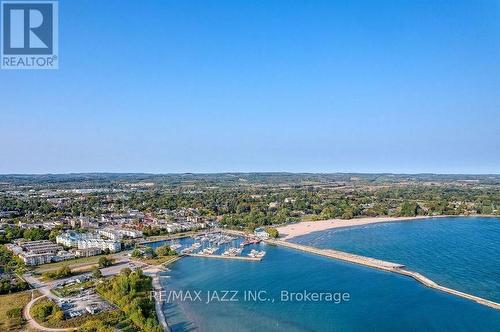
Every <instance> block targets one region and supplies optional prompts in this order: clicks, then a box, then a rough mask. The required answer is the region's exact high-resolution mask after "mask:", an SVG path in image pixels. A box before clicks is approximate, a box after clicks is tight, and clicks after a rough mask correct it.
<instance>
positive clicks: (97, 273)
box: [92, 267, 102, 279]
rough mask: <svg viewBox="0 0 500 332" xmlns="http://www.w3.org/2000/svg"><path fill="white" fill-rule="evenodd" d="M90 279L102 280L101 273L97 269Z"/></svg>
mask: <svg viewBox="0 0 500 332" xmlns="http://www.w3.org/2000/svg"><path fill="white" fill-rule="evenodd" d="M92 277H93V278H95V279H99V278H102V272H101V270H99V269H98V268H97V267H96V268H95V269H94V270H93V271H92Z"/></svg>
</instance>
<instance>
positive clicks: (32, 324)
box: [23, 295, 77, 332]
mask: <svg viewBox="0 0 500 332" xmlns="http://www.w3.org/2000/svg"><path fill="white" fill-rule="evenodd" d="M44 297H45V295H42V296H39V297H37V298H34V299H33V300H31V301H30V302H28V304H27V305H26V306H25V307H24V310H23V316H24V319H26V321H27V322H28V324H29V326H30V327H32V328H34V329H37V330H40V331H47V332H66V331H76V330H77V329H76V328H73V329H71V328H65V329H53V328H48V327H45V326H42V325H40V324H38V323H37V321H36V320H35V319H34V318H33V317H31V314H30V310H31V307H32V306H33V304H34V303H35V302H36V301H38V300H40V299H41V298H44Z"/></svg>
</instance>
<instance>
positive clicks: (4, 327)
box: [0, 291, 38, 331]
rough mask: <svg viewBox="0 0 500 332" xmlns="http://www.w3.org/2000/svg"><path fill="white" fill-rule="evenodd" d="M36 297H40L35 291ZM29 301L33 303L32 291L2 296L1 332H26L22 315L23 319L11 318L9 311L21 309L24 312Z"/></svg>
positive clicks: (0, 300)
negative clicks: (23, 309) (8, 314)
mask: <svg viewBox="0 0 500 332" xmlns="http://www.w3.org/2000/svg"><path fill="white" fill-rule="evenodd" d="M34 296H35V297H36V296H38V292H37V291H35V295H34ZM29 301H31V291H24V292H19V293H13V294H6V295H0V331H25V329H24V323H25V321H24V318H22V313H21V317H16V318H9V317H8V316H7V311H9V310H11V309H21V312H22V308H24V306H25V305H26V304H28V302H29Z"/></svg>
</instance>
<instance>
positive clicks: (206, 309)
mask: <svg viewBox="0 0 500 332" xmlns="http://www.w3.org/2000/svg"><path fill="white" fill-rule="evenodd" d="M450 219H453V220H448V219H439V220H437V219H432V220H431V221H419V222H413V221H412V222H406V223H404V224H403V223H391V224H378V225H372V226H370V227H361V228H359V229H358V228H356V229H351V230H349V231H348V232H344V230H342V231H340V232H337V233H332V232H334V231H326V232H321V233H316V234H310V235H307V236H304V237H301V238H297V239H296V241H297V242H300V243H305V244H312V245H316V246H318V247H332V248H338V249H343V250H347V249H349V250H351V251H353V252H357V253H360V254H366V255H368V254H370V255H371V256H374V257H378V258H381V259H386V260H391V261H395V262H399V263H403V264H406V265H408V266H409V267H411V268H412V269H415V270H418V271H420V272H422V273H423V274H425V275H427V276H428V277H430V278H432V279H434V280H435V281H437V282H440V283H443V284H446V285H447V286H454V285H455V286H458V285H461V286H462V288H461V289H462V290H466V291H470V290H475V291H474V292H471V293H475V294H477V295H480V296H484V297H486V296H485V295H488V298H491V299H493V300H495V299H496V297H497V296H498V280H499V279H498V278H497V277H495V276H498V270H499V265H498V257H497V256H498V255H494V253H495V252H496V253H498V245H499V244H500V241H498V239H499V238H498V235H499V232H498V223H497V224H494V222H495V220H493V219H488V218H481V219H479V218H473V219H472V218H462V219H463V220H462V219H460V218H450ZM483 219H486V220H483ZM424 222H427V223H428V224H424ZM496 222H498V219H496ZM386 225H387V226H386ZM388 225H393V226H391V227H393V228H400V227H403V226H404V227H407V228H406V230H403V229H400V230H399V231H396V230H391V227H389V226H388ZM424 225H425V226H424ZM446 225H447V226H446ZM443 228H453V230H449V229H448V230H445V229H443ZM337 231H339V230H337ZM370 232H376V233H377V234H378V233H379V232H380V234H379V235H368V234H363V233H370ZM421 232H425V236H424V235H419V234H414V235H413V236H414V237H415V238H416V239H415V240H413V241H404V240H403V239H400V240H399V241H397V242H393V241H396V240H394V238H395V237H397V236H393V237H392V239H388V238H390V236H385V235H384V234H386V233H394V234H399V233H421ZM471 232H472V233H474V235H471V234H470V233H471ZM435 233H437V234H435ZM335 234H337V235H338V234H344V235H340V236H338V238H337V236H336V235H335ZM439 234H441V235H439ZM400 236H401V237H403V238H404V237H405V236H408V235H403V234H402V235H400ZM443 236H445V237H448V236H454V237H456V239H455V240H450V239H442V237H443ZM367 239H371V240H370V241H369V242H368V244H363V245H361V244H360V243H362V242H366V241H367ZM383 239H385V240H383ZM431 239H435V240H431ZM495 239H496V240H495ZM191 241H192V240H191V239H185V240H181V243H185V242H186V243H187V242H191ZM435 241H436V242H435ZM353 243H354V244H353ZM384 243H386V247H385V248H386V249H385V250H383V248H384ZM390 243H392V245H389V244H390ZM408 243H413V246H410V245H409V244H408ZM418 243H421V246H430V245H431V244H432V243H435V244H434V249H435V250H429V249H425V250H424V249H421V250H417V249H416V247H419V246H418ZM446 243H448V244H447V245H446ZM477 243H480V245H479V244H477ZM403 244H405V245H406V247H405V246H403ZM467 246H469V249H467ZM492 246H496V249H492V248H491V247H492ZM452 247H455V248H454V249H453V248H452ZM252 248H256V249H258V250H265V251H266V252H267V255H266V256H265V257H264V260H263V261H261V262H248V261H234V260H218V259H210V258H195V257H186V258H182V259H181V260H179V261H177V262H175V263H174V264H172V265H171V267H170V268H171V271H169V272H165V273H162V274H161V277H160V278H161V283H162V285H163V287H164V289H165V290H166V291H167V293H168V292H169V291H171V290H176V291H184V293H183V294H184V295H185V294H191V295H193V294H195V292H200V293H199V295H200V299H192V300H190V299H189V298H184V299H183V300H181V299H179V298H178V299H177V300H175V301H173V300H172V299H171V300H170V301H169V302H173V303H165V305H164V311H165V313H166V316H167V320H168V322H169V324H170V325H171V327H172V330H173V331H367V330H369V331H401V330H404V331H493V330H499V329H500V311H497V310H494V309H491V308H488V307H485V306H482V305H479V304H476V303H474V302H471V301H468V300H465V299H461V298H458V297H455V296H452V295H449V294H445V293H441V292H439V291H436V290H433V289H429V288H426V287H425V286H423V285H421V284H420V283H418V282H416V281H414V280H413V279H410V278H407V277H404V276H400V275H395V274H392V273H388V272H384V271H378V270H373V269H369V268H365V267H362V266H357V265H353V264H348V263H343V262H339V261H335V260H332V259H328V258H324V257H319V256H314V255H310V254H307V253H304V252H299V251H295V250H292V249H287V248H282V247H274V246H269V245H265V244H260V245H255V246H249V247H247V248H246V249H245V252H248V251H249V250H250V249H252ZM370 248H375V249H373V251H369V249H370ZM458 248H459V249H458ZM363 250H366V251H363ZM405 250H411V251H412V252H411V253H408V254H406V255H404V254H402V252H404V251H405ZM436 251H437V252H438V253H439V254H437V253H436ZM477 251H482V252H483V253H486V254H484V255H481V254H480V253H477ZM392 252H397V253H400V254H399V255H396V254H392V255H386V254H387V253H392ZM432 253H435V254H432ZM419 256H422V257H423V256H426V257H424V258H418V257H419ZM459 256H464V257H462V258H463V259H461V258H460V257H459ZM436 257H441V258H436ZM450 257H451V258H450ZM473 257H476V258H473ZM481 257H487V260H485V261H484V262H483V263H482V264H481V262H480V261H479V262H474V263H473V264H472V265H471V264H470V262H471V261H476V260H480V259H482V258H481ZM406 258H412V259H411V260H409V259H407V260H406ZM426 261H427V262H428V263H429V264H423V262H426ZM440 262H441V263H440ZM444 262H447V263H446V264H465V265H466V266H463V265H462V267H456V266H454V267H453V268H452V267H451V266H444V268H439V267H438V265H439V264H444ZM429 265H430V266H434V267H433V268H429V267H428V266H429ZM471 266H473V269H472V270H471V268H470V267H471ZM423 267H426V268H425V270H424V269H422V268H423ZM431 271H434V273H431ZM460 271H464V272H460ZM467 271H469V272H467ZM488 271H489V272H488ZM438 274H439V275H441V279H440V278H438V277H437V275H438ZM466 275H468V276H467V277H466ZM458 276H462V277H461V278H458V279H460V280H461V281H452V280H454V277H458ZM466 280H468V281H466ZM450 282H451V283H450ZM470 283H479V284H480V285H471V284H470ZM457 288H458V287H457ZM304 290H306V291H309V292H312V291H316V292H323V293H327V292H330V293H348V294H349V296H350V299H349V301H343V302H341V303H338V304H335V303H334V302H329V301H325V300H323V301H318V302H312V301H311V302H300V301H292V302H290V301H284V300H286V299H285V298H281V292H288V294H290V292H303V291H304ZM224 291H232V292H231V293H224ZM249 291H250V292H252V293H251V294H256V292H257V291H263V292H265V293H260V294H261V299H262V301H259V300H253V299H251V300H249V299H248V296H247V297H245V294H248V293H247V292H249ZM188 292H189V293H188ZM209 292H211V293H209ZM215 292H217V293H215ZM235 292H237V293H235ZM178 294H180V293H178ZM209 294H211V295H212V296H213V295H214V294H218V295H219V297H220V300H219V301H217V300H213V301H212V302H210V303H208V304H207V303H206V300H207V299H208V298H209V297H210V295H209ZM223 294H227V298H226V299H225V300H229V299H230V298H232V299H233V300H237V301H232V302H226V301H222V296H223ZM235 294H236V295H235ZM233 295H234V297H233ZM193 297H194V296H193Z"/></svg>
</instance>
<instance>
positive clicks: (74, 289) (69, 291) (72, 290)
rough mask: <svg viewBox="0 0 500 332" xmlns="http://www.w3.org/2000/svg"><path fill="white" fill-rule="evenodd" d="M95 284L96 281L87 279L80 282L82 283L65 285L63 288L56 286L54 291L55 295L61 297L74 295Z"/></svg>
mask: <svg viewBox="0 0 500 332" xmlns="http://www.w3.org/2000/svg"><path fill="white" fill-rule="evenodd" d="M93 286H94V281H92V280H89V281H86V282H84V283H80V284H79V283H76V284H73V285H68V286H64V287H61V288H54V289H52V293H54V294H55V295H57V296H59V297H67V296H72V295H75V294H78V293H79V292H80V291H81V290H84V289H87V288H91V287H93Z"/></svg>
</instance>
